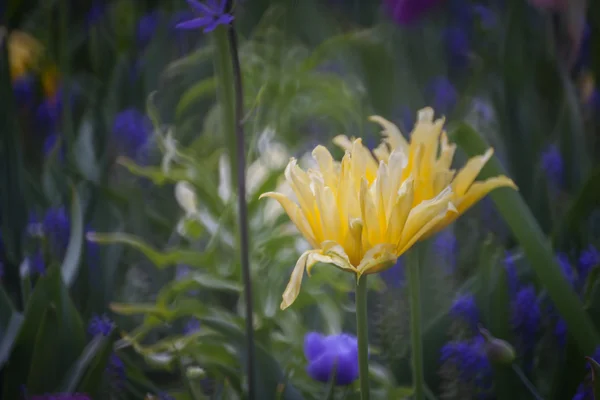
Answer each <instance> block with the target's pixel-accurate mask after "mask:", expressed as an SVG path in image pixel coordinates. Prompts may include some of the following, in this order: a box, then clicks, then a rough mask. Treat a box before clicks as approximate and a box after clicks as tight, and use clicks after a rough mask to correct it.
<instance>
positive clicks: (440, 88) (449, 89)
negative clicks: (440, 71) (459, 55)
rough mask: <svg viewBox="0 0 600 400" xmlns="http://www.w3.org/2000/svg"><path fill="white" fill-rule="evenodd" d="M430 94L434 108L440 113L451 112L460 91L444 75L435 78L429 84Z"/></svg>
mask: <svg viewBox="0 0 600 400" xmlns="http://www.w3.org/2000/svg"><path fill="white" fill-rule="evenodd" d="M429 96H430V97H431V98H432V104H433V108H434V110H435V111H436V112H439V113H440V114H449V113H450V112H451V111H452V110H453V109H454V106H455V105H456V103H457V102H458V92H457V91H456V88H455V87H454V85H452V83H451V82H450V81H449V80H448V78H446V77H444V76H440V77H437V78H435V79H433V81H432V82H431V84H430V85H429Z"/></svg>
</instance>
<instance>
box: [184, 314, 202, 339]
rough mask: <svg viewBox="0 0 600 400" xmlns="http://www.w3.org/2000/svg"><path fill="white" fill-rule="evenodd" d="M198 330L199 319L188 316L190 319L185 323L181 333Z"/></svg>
mask: <svg viewBox="0 0 600 400" xmlns="http://www.w3.org/2000/svg"><path fill="white" fill-rule="evenodd" d="M199 330H200V321H198V319H197V318H194V317H192V318H190V320H189V321H188V322H187V323H186V324H185V327H184V328H183V334H184V335H191V334H193V333H196V332H198V331H199Z"/></svg>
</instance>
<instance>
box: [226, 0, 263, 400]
mask: <svg viewBox="0 0 600 400" xmlns="http://www.w3.org/2000/svg"><path fill="white" fill-rule="evenodd" d="M232 3H233V2H232V0H228V1H227V10H229V12H231V9H232ZM227 40H228V44H229V52H230V59H231V66H232V72H233V89H234V93H235V96H234V97H235V108H234V115H233V117H234V121H235V144H236V148H235V149H236V159H237V163H236V165H237V174H236V175H237V186H238V196H237V198H238V210H239V212H238V216H239V226H240V249H241V264H242V277H243V282H244V295H245V303H246V346H247V349H248V350H247V351H248V357H247V365H246V368H247V370H248V399H249V400H254V399H255V398H256V390H255V380H254V376H255V371H254V322H253V315H254V311H253V303H252V299H253V297H252V278H251V275H250V256H249V254H250V245H249V239H248V204H246V145H245V136H244V127H243V119H244V92H243V85H242V69H241V66H240V59H239V55H238V44H237V36H236V32H235V26H234V24H233V23H232V24H231V25H230V26H229V29H228V30H227ZM230 105H231V104H224V105H223V106H226V107H227V106H230ZM228 108H230V107H228ZM233 169H234V168H232V170H233Z"/></svg>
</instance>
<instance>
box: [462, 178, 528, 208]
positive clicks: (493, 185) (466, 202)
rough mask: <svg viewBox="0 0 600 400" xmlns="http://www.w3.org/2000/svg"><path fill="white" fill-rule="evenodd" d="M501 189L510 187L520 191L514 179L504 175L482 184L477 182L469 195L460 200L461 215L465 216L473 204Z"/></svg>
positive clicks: (466, 194)
mask: <svg viewBox="0 0 600 400" xmlns="http://www.w3.org/2000/svg"><path fill="white" fill-rule="evenodd" d="M500 187H509V188H512V189H515V190H519V189H518V188H517V185H515V183H514V182H513V181H512V179H510V178H507V177H506V176H504V175H501V176H496V177H493V178H489V179H486V180H485V181H482V182H475V183H474V184H473V185H471V187H470V188H469V190H468V191H467V193H465V195H464V196H463V197H462V198H461V199H460V202H459V203H458V207H457V208H458V212H459V214H463V213H464V212H465V211H466V210H468V209H469V208H471V206H473V204H475V203H477V202H478V201H479V200H481V199H482V198H483V197H484V196H485V195H486V194H488V193H489V192H491V191H492V190H494V189H497V188H500Z"/></svg>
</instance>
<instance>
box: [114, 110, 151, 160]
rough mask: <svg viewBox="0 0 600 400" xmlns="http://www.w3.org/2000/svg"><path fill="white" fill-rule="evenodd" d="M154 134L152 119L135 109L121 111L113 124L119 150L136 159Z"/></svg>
mask: <svg viewBox="0 0 600 400" xmlns="http://www.w3.org/2000/svg"><path fill="white" fill-rule="evenodd" d="M151 134H152V123H151V122H150V118H148V117H147V116H145V115H144V114H142V113H141V112H139V111H138V110H136V109H134V108H129V109H126V110H124V111H121V112H120V113H119V114H117V115H116V116H115V119H114V122H113V138H114V140H115V142H116V143H117V146H118V147H119V150H120V151H121V152H123V153H124V154H125V155H127V156H128V157H132V158H135V157H136V156H138V155H139V152H140V150H141V149H142V148H143V147H144V146H145V145H146V143H147V142H148V139H149V137H150V135H151Z"/></svg>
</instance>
